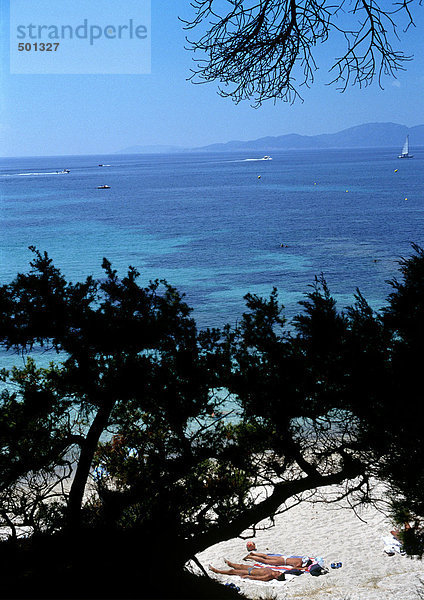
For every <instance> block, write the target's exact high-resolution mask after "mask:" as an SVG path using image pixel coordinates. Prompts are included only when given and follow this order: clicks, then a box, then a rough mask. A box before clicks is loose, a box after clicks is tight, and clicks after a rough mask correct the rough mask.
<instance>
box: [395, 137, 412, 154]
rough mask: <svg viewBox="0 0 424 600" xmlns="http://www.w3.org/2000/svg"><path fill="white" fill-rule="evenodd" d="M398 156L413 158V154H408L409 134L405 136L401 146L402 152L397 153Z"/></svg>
mask: <svg viewBox="0 0 424 600" xmlns="http://www.w3.org/2000/svg"><path fill="white" fill-rule="evenodd" d="M398 158H414V155H413V154H409V135H407V136H406V140H405V143H404V145H403V148H402V154H399V156H398Z"/></svg>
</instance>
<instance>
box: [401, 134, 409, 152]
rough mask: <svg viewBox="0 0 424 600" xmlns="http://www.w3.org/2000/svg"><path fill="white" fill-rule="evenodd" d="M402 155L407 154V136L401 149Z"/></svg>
mask: <svg viewBox="0 0 424 600" xmlns="http://www.w3.org/2000/svg"><path fill="white" fill-rule="evenodd" d="M402 154H409V135H407V136H406V140H405V143H404V145H403V148H402Z"/></svg>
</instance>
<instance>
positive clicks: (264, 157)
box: [262, 155, 272, 160]
mask: <svg viewBox="0 0 424 600" xmlns="http://www.w3.org/2000/svg"><path fill="white" fill-rule="evenodd" d="M262 160H272V158H271V157H270V156H267V155H265V156H263V157H262Z"/></svg>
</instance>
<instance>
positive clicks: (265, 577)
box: [209, 559, 285, 581]
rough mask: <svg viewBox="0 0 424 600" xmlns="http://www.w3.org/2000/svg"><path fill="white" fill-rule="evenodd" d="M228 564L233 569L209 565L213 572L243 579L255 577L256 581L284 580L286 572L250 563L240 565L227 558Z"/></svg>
mask: <svg viewBox="0 0 424 600" xmlns="http://www.w3.org/2000/svg"><path fill="white" fill-rule="evenodd" d="M225 562H226V564H227V565H228V566H229V567H231V569H216V568H215V567H213V566H212V565H209V569H210V570H211V571H213V573H220V574H221V575H238V576H239V577H242V578H243V579H253V580H254V581H272V579H276V580H277V581H284V579H285V574H284V573H281V572H280V571H273V570H272V569H271V568H268V567H249V566H248V565H238V564H237V563H232V562H230V561H229V560H227V559H225Z"/></svg>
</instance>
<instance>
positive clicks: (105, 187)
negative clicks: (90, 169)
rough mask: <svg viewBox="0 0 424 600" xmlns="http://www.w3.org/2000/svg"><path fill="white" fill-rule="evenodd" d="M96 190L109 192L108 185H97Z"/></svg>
mask: <svg viewBox="0 0 424 600" xmlns="http://www.w3.org/2000/svg"><path fill="white" fill-rule="evenodd" d="M97 189H98V190H110V185H98V186H97Z"/></svg>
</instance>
